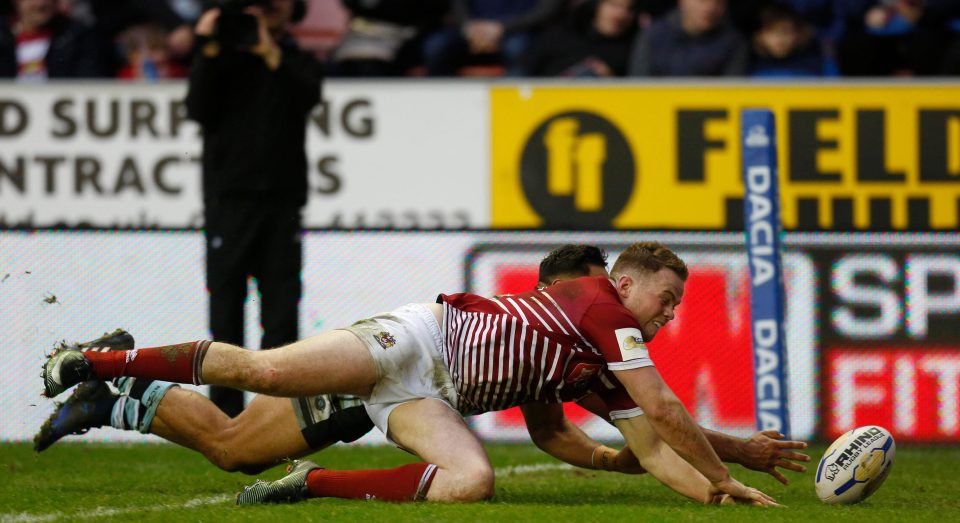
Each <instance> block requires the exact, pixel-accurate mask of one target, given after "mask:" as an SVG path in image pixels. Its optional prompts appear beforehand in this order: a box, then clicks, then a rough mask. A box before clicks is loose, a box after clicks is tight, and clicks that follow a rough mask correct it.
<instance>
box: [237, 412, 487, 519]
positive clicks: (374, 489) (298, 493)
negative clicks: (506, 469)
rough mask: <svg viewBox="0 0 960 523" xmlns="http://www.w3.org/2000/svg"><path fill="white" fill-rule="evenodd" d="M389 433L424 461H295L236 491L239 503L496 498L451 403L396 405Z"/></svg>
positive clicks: (482, 458)
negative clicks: (364, 464) (332, 466)
mask: <svg viewBox="0 0 960 523" xmlns="http://www.w3.org/2000/svg"><path fill="white" fill-rule="evenodd" d="M389 425H390V429H389V430H390V437H391V438H392V439H393V440H394V441H396V442H397V443H398V444H400V445H401V446H402V447H404V448H406V449H407V450H409V451H411V452H413V453H414V454H416V455H417V456H419V457H420V458H421V459H423V460H424V461H425V463H411V464H408V465H403V466H401V467H397V468H393V469H381V470H346V471H337V470H325V469H322V468H320V467H319V466H318V465H317V464H315V463H313V462H310V461H300V462H295V463H294V465H293V466H291V467H290V468H289V469H288V470H287V472H288V474H287V475H286V476H285V477H283V478H281V479H279V480H276V481H260V480H258V481H257V482H256V483H254V484H253V485H251V486H249V487H247V488H246V489H244V490H243V492H241V493H240V494H238V495H237V504H238V505H251V504H258V503H289V502H295V501H302V500H304V499H307V498H311V497H336V498H349V499H381V500H384V501H415V500H421V499H429V500H432V501H478V500H483V499H489V498H490V497H491V496H493V468H492V467H491V466H490V461H489V460H488V459H487V455H486V453H485V452H484V450H483V447H482V446H481V445H480V442H479V441H478V440H477V438H476V436H474V435H473V433H472V432H470V429H468V428H467V425H466V424H465V423H464V422H463V418H461V417H460V415H459V414H458V413H456V412H455V411H454V410H453V409H451V408H450V407H449V406H447V405H446V404H444V403H443V402H441V401H440V400H435V399H421V400H416V401H411V402H408V403H404V404H402V405H400V406H399V407H397V408H396V409H395V410H394V411H393V412H392V413H391V414H390V419H389Z"/></svg>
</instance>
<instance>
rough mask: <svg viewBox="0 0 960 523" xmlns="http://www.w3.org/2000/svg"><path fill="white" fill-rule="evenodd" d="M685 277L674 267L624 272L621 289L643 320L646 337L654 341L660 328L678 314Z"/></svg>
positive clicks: (628, 305) (630, 307)
mask: <svg viewBox="0 0 960 523" xmlns="http://www.w3.org/2000/svg"><path fill="white" fill-rule="evenodd" d="M683 285H684V282H683V280H681V279H680V276H678V275H677V273H675V272H673V271H672V270H671V269H668V268H663V269H660V270H659V271H657V272H655V273H635V272H633V271H631V272H628V273H626V274H622V275H620V277H619V278H618V279H617V281H616V286H617V292H618V293H619V294H620V299H621V300H622V301H623V305H624V307H626V308H627V310H629V311H630V312H631V313H632V314H633V317H634V318H636V320H637V322H639V323H640V332H641V333H642V334H643V340H644V341H651V340H652V339H653V337H654V336H656V335H657V332H659V331H660V329H661V328H663V326H664V325H666V324H667V323H668V322H670V321H671V320H673V318H674V317H676V308H677V306H678V305H680V299H681V298H683Z"/></svg>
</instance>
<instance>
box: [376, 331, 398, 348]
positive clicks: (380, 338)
mask: <svg viewBox="0 0 960 523" xmlns="http://www.w3.org/2000/svg"><path fill="white" fill-rule="evenodd" d="M373 339H375V340H377V343H379V344H380V346H381V347H383V348H384V349H389V348H390V347H393V346H394V345H396V344H397V339H396V338H394V337H393V334H390V333H389V332H387V331H380V332H378V333H376V334H374V335H373Z"/></svg>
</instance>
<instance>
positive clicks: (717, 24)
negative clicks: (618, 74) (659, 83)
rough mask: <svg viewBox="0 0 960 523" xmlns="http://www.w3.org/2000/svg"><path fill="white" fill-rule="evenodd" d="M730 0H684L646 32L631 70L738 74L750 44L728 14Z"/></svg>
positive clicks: (655, 73) (647, 73)
mask: <svg viewBox="0 0 960 523" xmlns="http://www.w3.org/2000/svg"><path fill="white" fill-rule="evenodd" d="M726 9H727V2H726V0H680V1H679V2H678V4H677V9H675V10H673V11H671V12H670V13H669V14H667V15H666V16H664V17H662V18H660V19H658V20H656V21H654V23H653V24H652V25H651V26H650V27H649V29H647V30H646V31H643V32H642V33H641V34H640V37H639V38H638V39H637V41H636V43H635V46H634V51H633V56H632V57H631V60H630V67H629V74H630V75H631V76H737V75H744V74H746V72H747V60H748V57H749V56H748V53H749V50H748V48H747V44H746V42H745V41H744V38H743V36H741V34H740V33H739V32H738V31H737V30H736V29H735V28H734V26H733V25H732V24H731V23H730V21H729V20H727V18H726V16H725V15H726Z"/></svg>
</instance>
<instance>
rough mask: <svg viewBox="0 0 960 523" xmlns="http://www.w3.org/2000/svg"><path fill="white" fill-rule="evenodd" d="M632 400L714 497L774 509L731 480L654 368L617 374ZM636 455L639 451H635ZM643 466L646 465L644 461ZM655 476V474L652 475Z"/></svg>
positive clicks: (765, 498) (763, 496)
mask: <svg viewBox="0 0 960 523" xmlns="http://www.w3.org/2000/svg"><path fill="white" fill-rule="evenodd" d="M614 373H615V374H616V376H617V379H619V380H620V382H621V383H622V384H623V385H624V387H626V389H627V392H629V393H630V396H631V397H632V398H633V400H634V401H635V402H636V403H637V405H639V406H640V408H641V409H643V411H644V413H645V414H646V416H645V418H646V419H647V422H648V423H649V425H650V426H651V427H652V429H653V430H654V431H655V432H656V433H657V435H658V436H659V437H660V438H661V439H662V440H663V441H664V442H665V443H666V444H667V445H669V446H670V448H672V449H673V450H674V451H675V452H676V453H677V454H679V455H680V457H681V458H683V459H684V460H685V461H687V462H688V463H689V464H690V465H692V466H693V468H694V469H696V470H697V471H699V472H700V473H701V474H702V475H703V476H704V477H706V479H707V480H708V481H709V482H710V483H711V486H712V489H713V490H712V492H714V495H716V496H720V495H723V494H728V495H730V496H733V497H734V498H739V499H743V500H749V501H756V502H758V503H761V504H771V505H775V504H776V502H775V501H774V500H773V498H770V497H769V496H767V495H766V494H764V493H763V492H760V491H759V490H756V489H752V488H748V487H745V486H744V485H742V484H741V483H740V482H738V481H737V480H735V479H733V478H732V477H731V476H730V472H729V470H728V469H727V467H726V466H725V465H724V464H723V463H722V462H721V461H720V458H719V457H718V456H717V453H716V452H715V451H714V450H713V447H711V446H710V443H709V442H708V441H707V438H706V437H705V436H704V435H703V432H701V430H700V427H698V426H697V425H696V424H695V423H694V422H693V419H692V418H691V417H690V414H689V413H687V409H686V408H684V406H683V404H682V403H681V402H680V400H679V399H678V398H677V396H676V395H675V394H674V393H673V391H672V390H670V387H668V386H667V384H666V383H664V381H663V379H662V378H661V377H660V373H658V372H657V369H656V368H655V367H641V368H636V369H629V370H622V371H614ZM633 450H634V452H637V451H638V449H636V448H634V449H633ZM640 463H641V464H642V465H644V467H645V468H647V469H648V470H649V468H648V467H646V464H644V463H643V460H642V459H641V461H640ZM651 472H652V471H651Z"/></svg>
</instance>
